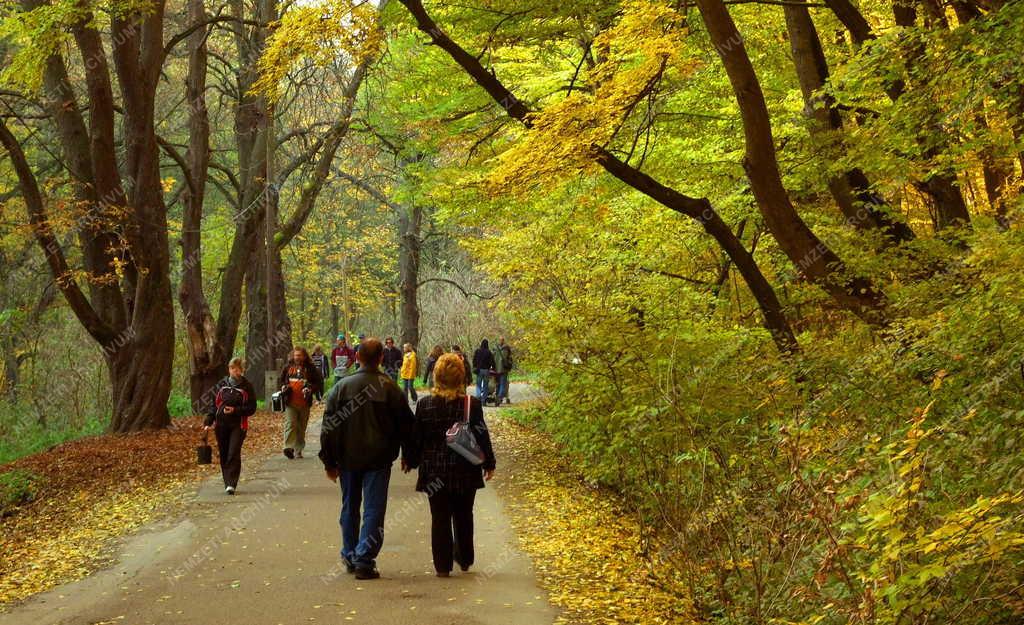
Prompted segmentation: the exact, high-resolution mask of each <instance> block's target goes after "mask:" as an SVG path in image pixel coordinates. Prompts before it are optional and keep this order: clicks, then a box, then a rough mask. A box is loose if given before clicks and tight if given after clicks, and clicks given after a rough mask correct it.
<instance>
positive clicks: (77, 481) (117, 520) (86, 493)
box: [0, 413, 281, 611]
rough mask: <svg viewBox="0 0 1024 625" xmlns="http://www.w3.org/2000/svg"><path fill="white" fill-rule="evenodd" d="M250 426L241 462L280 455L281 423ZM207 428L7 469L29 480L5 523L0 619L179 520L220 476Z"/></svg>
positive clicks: (52, 455) (108, 437)
mask: <svg viewBox="0 0 1024 625" xmlns="http://www.w3.org/2000/svg"><path fill="white" fill-rule="evenodd" d="M252 421H253V427H252V428H251V429H250V430H249V433H248V435H247V437H246V440H245V446H244V447H243V450H242V457H243V463H244V462H247V459H248V461H251V460H253V459H255V458H256V456H257V454H260V453H261V452H266V451H270V450H274V449H278V448H279V447H280V436H281V427H280V420H279V419H278V418H277V416H276V415H272V414H271V413H258V414H257V415H256V416H255V417H254V418H253V420H252ZM261 424H267V425H265V426H264V427H260V425H261ZM201 427H202V419H201V417H191V418H187V419H176V420H175V421H174V427H172V428H170V429H166V430H156V431H148V432H140V433H136V434H126V435H114V434H104V435H99V436H89V437H86V438H81V439H78V440H74V441H70V442H67V443H64V444H61V445H58V446H56V447H53V448H51V449H48V450H46V451H44V452H41V453H38V454H33V455H31V456H27V457H25V458H21V459H19V460H16V461H14V462H11V463H9V464H6V465H3V466H0V474H7V475H19V476H26V480H27V482H28V483H29V486H28V489H27V490H28V491H29V493H30V494H28V495H27V496H26V497H25V501H23V502H21V503H20V504H19V505H17V506H16V507H14V508H13V510H12V509H9V508H5V510H4V513H5V516H3V517H2V518H0V552H2V553H3V558H2V559H0V611H2V609H3V607H4V606H7V605H9V604H11V603H13V602H16V601H19V600H21V599H24V598H26V597H28V596H30V595H33V594H35V593H38V592H42V591H44V590H47V589H49V588H52V587H54V586H56V585H58V584H62V583H65V582H68V581H72V580H75V579H79V578H81V577H84V576H86V575H88V574H89V573H90V572H92V571H95V570H97V569H99V568H101V567H103V566H105V565H108V564H110V563H111V561H112V557H111V555H110V553H111V547H112V546H113V545H114V543H115V541H116V540H117V539H118V538H120V537H121V536H123V535H125V534H127V533H129V532H131V531H133V530H136V529H138V528H139V527H141V526H143V525H146V524H148V523H150V522H152V521H154V520H156V519H158V518H160V517H162V516H165V515H168V514H173V513H176V512H179V511H180V510H181V506H182V504H183V503H184V502H185V501H186V500H187V499H188V497H190V496H191V495H194V493H195V486H196V484H197V482H199V481H201V480H203V479H205V478H208V477H211V476H214V475H219V472H220V468H219V466H218V465H217V450H216V447H217V444H216V442H215V440H214V437H213V433H212V432H211V433H210V437H209V440H210V445H212V446H213V447H214V460H213V464H212V465H202V466H200V465H197V464H196V451H195V448H196V446H197V445H199V444H200V438H201ZM243 470H244V469H243Z"/></svg>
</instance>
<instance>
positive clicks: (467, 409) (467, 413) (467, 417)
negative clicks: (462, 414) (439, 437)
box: [465, 393, 471, 423]
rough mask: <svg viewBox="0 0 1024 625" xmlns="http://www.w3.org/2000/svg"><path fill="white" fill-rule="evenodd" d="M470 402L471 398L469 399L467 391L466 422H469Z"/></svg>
mask: <svg viewBox="0 0 1024 625" xmlns="http://www.w3.org/2000/svg"><path fill="white" fill-rule="evenodd" d="M470 402H471V400H470V397H469V394H468V393H467V394H466V421H465V422H466V423H469V406H470Z"/></svg>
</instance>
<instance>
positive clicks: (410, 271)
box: [398, 202, 423, 347]
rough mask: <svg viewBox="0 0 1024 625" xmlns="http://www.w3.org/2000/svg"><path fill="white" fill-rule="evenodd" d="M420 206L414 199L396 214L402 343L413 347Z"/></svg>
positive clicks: (417, 310) (417, 331) (416, 332)
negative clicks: (407, 206) (406, 209)
mask: <svg viewBox="0 0 1024 625" xmlns="http://www.w3.org/2000/svg"><path fill="white" fill-rule="evenodd" d="M422 224H423V209H422V208H420V207H419V206H418V205H416V203H415V202H413V203H412V205H411V206H410V207H409V208H408V211H403V212H401V213H399V215H398V239H399V242H398V244H399V247H398V272H399V281H400V287H399V290H400V292H401V297H402V304H401V310H402V314H401V337H402V343H403V344H405V343H410V344H412V346H413V347H417V346H418V345H419V342H420V305H419V301H418V299H417V291H418V289H419V281H420V250H421V247H422V244H423V242H422V241H421V240H420V228H421V227H422Z"/></svg>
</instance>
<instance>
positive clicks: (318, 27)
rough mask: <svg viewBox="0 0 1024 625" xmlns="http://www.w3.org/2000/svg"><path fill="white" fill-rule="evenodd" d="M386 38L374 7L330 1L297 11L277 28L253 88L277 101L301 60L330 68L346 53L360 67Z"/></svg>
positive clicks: (364, 3) (306, 6) (291, 11)
mask: <svg viewBox="0 0 1024 625" xmlns="http://www.w3.org/2000/svg"><path fill="white" fill-rule="evenodd" d="M383 40H384V36H383V32H382V31H381V29H380V24H379V22H378V15H377V9H376V8H375V5H374V4H373V3H369V2H352V1H351V0H326V1H325V2H323V3H321V4H314V5H303V6H296V7H293V8H292V9H291V10H289V11H288V13H286V14H285V15H284V17H283V18H281V20H280V21H278V22H277V24H276V25H275V28H274V32H273V34H272V35H271V36H270V39H269V41H268V42H267V47H266V49H265V50H264V52H263V56H262V57H260V60H259V63H258V67H259V71H260V77H259V79H258V80H257V81H256V84H255V85H254V86H253V90H254V91H255V92H257V93H262V94H264V95H266V96H267V97H268V98H270V99H272V100H273V99H276V98H277V96H278V87H279V85H280V84H281V81H282V80H284V77H285V76H286V75H287V74H288V72H289V71H290V70H291V69H292V67H294V66H295V64H296V63H298V62H299V61H302V60H307V61H309V62H311V63H313V64H314V65H317V66H319V67H325V66H327V65H328V64H330V63H332V62H335V61H336V60H337V59H338V57H339V55H346V56H348V57H349V58H350V59H351V61H352V64H353V65H359V64H361V63H363V62H365V61H366V60H368V59H371V58H373V57H375V56H376V55H377V53H378V52H379V50H380V48H381V45H382V44H383Z"/></svg>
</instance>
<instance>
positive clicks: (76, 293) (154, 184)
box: [0, 1, 174, 432]
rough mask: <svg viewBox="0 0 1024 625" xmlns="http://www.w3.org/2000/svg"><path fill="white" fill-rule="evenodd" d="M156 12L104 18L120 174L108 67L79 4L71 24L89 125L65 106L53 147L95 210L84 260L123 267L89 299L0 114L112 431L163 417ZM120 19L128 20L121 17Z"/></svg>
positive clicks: (169, 353)
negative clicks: (106, 385)
mask: <svg viewBox="0 0 1024 625" xmlns="http://www.w3.org/2000/svg"><path fill="white" fill-rule="evenodd" d="M163 11H164V5H163V3H162V2H159V1H158V2H156V3H151V5H147V9H146V12H145V13H144V14H142V13H133V14H131V15H119V16H117V17H115V18H112V20H111V28H112V30H113V31H116V36H114V37H112V40H113V44H114V45H113V56H114V67H115V68H116V70H117V78H118V85H119V87H120V92H121V94H122V96H123V97H122V100H123V107H122V110H123V123H122V127H123V135H124V142H123V143H124V155H125V158H124V163H123V171H124V173H123V176H124V178H123V179H122V167H121V163H120V162H119V159H118V156H119V152H118V151H117V150H115V140H114V118H115V109H116V106H115V103H114V98H113V88H112V84H111V74H110V68H109V65H108V63H107V57H106V53H105V52H104V46H103V42H102V39H101V36H100V33H99V31H98V30H97V29H96V28H97V27H96V21H95V20H94V19H93V16H92V15H91V14H89V13H88V12H85V14H83V15H82V16H81V19H80V21H79V22H77V23H75V24H74V25H72V27H71V31H72V34H73V37H74V42H75V46H76V47H77V48H78V51H79V53H80V54H81V57H82V62H83V65H84V69H85V85H86V92H87V95H88V104H89V127H88V130H87V131H84V132H85V134H82V133H83V129H84V123H81V124H79V120H77V119H76V118H75V116H74V114H73V113H71V112H68V113H67V115H66V116H64V117H62V119H58V120H56V123H57V126H58V132H59V133H60V136H61V139H62V144H63V146H62V147H63V148H64V149H65V151H66V152H68V153H70V154H73V155H74V158H73V163H72V164H71V165H70V167H71V168H73V174H74V175H81V176H88V175H90V172H91V176H92V179H91V180H86V181H85V184H87V185H91V188H90V190H89V191H88V193H90V194H94V195H92V197H93V198H94V199H95V201H94V202H92V203H90V205H89V206H88V207H87V210H88V211H90V212H91V214H93V215H99V216H103V217H104V220H101V221H100V222H98V224H99V225H98V228H97V234H95V235H94V236H92V237H91V238H90V240H89V241H87V242H86V243H83V257H86V258H85V263H86V266H87V268H89V269H90V271H96V272H98V275H101V276H111V275H114V274H113V269H114V268H113V266H112V264H110V262H108V261H112V260H114V258H111V256H110V255H111V254H116V260H118V261H119V262H120V263H121V265H120V266H121V268H122V270H123V275H124V280H123V282H121V284H120V288H118V287H119V285H118V282H117V281H116V280H111V281H108V282H107V283H106V284H105V285H104V287H103V288H102V289H100V290H91V292H92V294H93V299H92V301H89V299H87V298H86V297H85V294H84V293H83V292H82V290H81V288H80V287H79V286H78V284H77V282H76V281H75V280H74V278H69V276H73V275H74V273H73V272H72V270H71V268H70V267H69V265H68V263H67V258H66V256H65V255H64V251H63V248H62V246H61V244H60V242H59V241H57V239H56V237H55V236H54V234H53V232H52V230H51V228H50V221H49V216H48V214H47V207H46V205H45V203H44V202H43V200H42V195H41V194H40V191H39V186H38V182H37V180H36V178H35V175H34V174H33V172H32V170H31V168H30V166H29V165H28V162H27V160H26V159H25V155H24V152H23V151H22V149H21V146H20V144H19V143H18V141H17V139H16V138H15V137H14V136H13V134H12V133H10V131H9V130H8V129H7V127H6V126H5V125H4V124H3V122H2V120H0V143H2V144H3V145H4V147H5V148H7V151H8V154H9V155H10V157H11V159H12V162H13V164H14V169H15V173H16V175H17V176H18V181H19V184H20V186H21V190H22V196H23V199H24V201H25V205H26V209H27V210H28V213H29V221H30V222H31V224H32V226H33V234H34V236H35V238H36V241H37V242H38V243H39V245H40V246H41V247H42V249H43V254H44V256H45V258H46V260H47V263H48V264H49V267H50V271H51V273H52V274H53V276H54V278H55V279H56V281H57V284H58V287H59V288H60V290H61V292H62V294H63V295H64V298H65V300H67V302H68V305H69V307H70V308H71V310H72V311H73V312H74V314H75V316H76V317H77V318H78V320H79V321H80V323H81V324H82V325H83V326H84V327H85V329H86V330H87V331H88V332H89V334H90V335H91V336H92V337H93V339H94V340H96V342H97V343H99V345H100V346H101V348H102V349H103V353H104V356H105V358H106V360H107V363H108V369H109V371H110V379H111V393H112V406H113V409H112V415H111V421H110V429H111V430H112V431H114V432H128V431H135V430H140V429H144V428H157V427H164V426H166V425H167V424H168V423H169V422H170V417H169V415H168V412H167V398H168V396H169V394H170V387H171V370H172V358H173V355H174V314H173V296H172V293H171V282H170V251H169V248H168V242H167V210H166V207H165V206H164V203H163V184H162V181H161V178H160V162H159V152H158V146H157V141H156V133H155V128H154V104H155V99H156V85H157V79H158V77H159V71H160V68H161V66H162V64H163V17H164V15H163ZM129 22H130V23H131V28H128V27H127V26H126V25H127V24H128V23H129ZM55 56H56V55H55ZM62 63H63V62H62V61H61V66H62ZM46 71H47V73H48V74H49V76H50V79H51V80H52V79H54V78H56V79H58V81H59V80H60V67H59V66H58V65H57V63H54V62H52V60H51V62H50V63H48V68H47V70H46ZM65 76H66V74H65ZM51 84H52V83H51ZM69 94H70V92H68V93H67V94H64V95H63V97H66V96H67V95H69ZM65 104H66V103H65ZM85 139H87V141H88V145H87V146H86V145H84V144H85V141H84V140H85ZM123 180H129V181H131V184H130V185H126V184H125V183H124V182H123ZM126 186H127V187H128V188H129V189H130V191H129V192H128V193H125V188H126ZM108 213H109V214H108ZM111 215H113V216H111ZM110 222H114V225H116V226H117V227H119V228H120V229H121V233H122V236H123V238H122V239H121V240H120V241H119V245H118V246H116V247H112V248H106V249H101V248H100V246H101V245H102V244H103V243H104V241H105V234H106V233H107V232H109V230H110V229H109V228H107V227H104V224H106V223H110ZM89 256H92V258H88V257H89ZM95 275H96V274H94V276H95Z"/></svg>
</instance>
